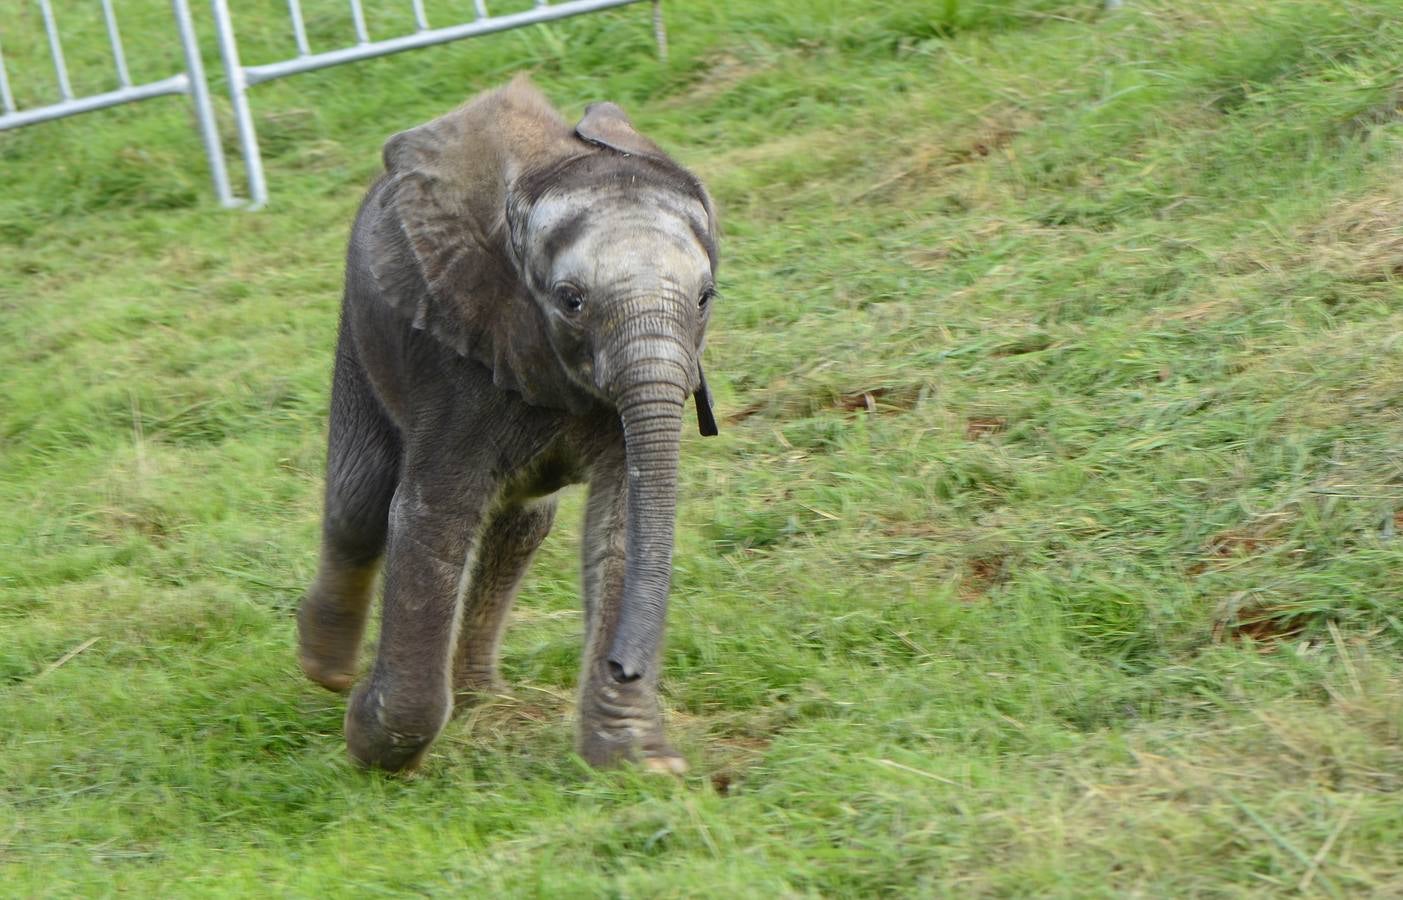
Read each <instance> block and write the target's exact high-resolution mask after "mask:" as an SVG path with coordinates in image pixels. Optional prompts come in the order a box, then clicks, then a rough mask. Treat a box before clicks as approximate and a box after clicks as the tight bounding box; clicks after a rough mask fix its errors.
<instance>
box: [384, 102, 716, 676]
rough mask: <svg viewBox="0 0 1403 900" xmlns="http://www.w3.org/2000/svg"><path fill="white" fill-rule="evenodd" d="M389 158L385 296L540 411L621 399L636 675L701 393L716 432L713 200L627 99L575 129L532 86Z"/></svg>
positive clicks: (659, 601)
mask: <svg viewBox="0 0 1403 900" xmlns="http://www.w3.org/2000/svg"><path fill="white" fill-rule="evenodd" d="M384 155H385V164H386V170H387V175H386V178H387V179H388V180H387V184H386V189H385V190H384V191H383V192H381V193H380V197H381V199H380V201H379V202H381V203H382V204H384V206H385V207H386V208H385V210H384V213H385V214H384V215H382V216H380V217H379V220H378V221H379V225H378V226H377V237H378V238H379V240H378V242H377V244H378V249H376V250H375V251H374V252H373V253H372V260H371V266H370V268H371V272H372V275H373V277H374V278H375V280H376V282H377V284H378V287H379V289H380V293H381V295H382V296H384V297H385V298H387V300H388V302H390V303H391V304H393V305H395V306H397V307H398V308H399V309H400V310H401V312H402V313H403V314H404V315H405V316H407V317H409V318H410V319H411V321H412V322H413V325H414V327H415V328H418V329H421V330H423V331H426V332H427V333H429V334H430V335H432V336H433V337H434V338H436V339H437V340H439V341H441V342H443V343H445V344H447V345H448V346H450V347H452V348H453V349H454V350H456V351H457V352H458V353H460V354H462V355H463V356H465V357H467V358H469V359H472V360H475V361H476V362H478V363H480V364H482V365H484V366H486V367H488V368H489V369H490V370H491V371H492V374H493V380H494V383H495V384H496V385H497V386H498V387H499V388H501V389H503V390H510V391H515V392H517V393H519V394H520V395H521V396H522V397H523V398H524V399H525V400H526V401H527V402H528V403H530V404H532V405H536V406H545V407H552V408H556V409H561V410H565V411H568V412H572V413H584V412H586V411H589V410H592V409H597V408H598V407H599V406H600V405H601V404H602V405H605V406H608V407H612V408H613V409H615V410H617V414H618V416H619V420H620V422H621V424H622V431H623V435H624V446H625V458H626V465H627V476H626V477H627V496H628V510H627V519H628V523H627V566H626V572H625V586H624V600H623V607H622V610H621V617H620V621H619V623H618V627H617V629H616V630H615V633H614V636H613V638H612V645H611V647H610V651H609V654H608V667H609V670H610V673H611V674H612V676H613V678H614V680H615V681H617V682H620V683H628V682H632V681H635V680H637V679H638V678H640V677H641V676H642V675H643V674H644V672H645V670H646V668H647V667H648V666H649V665H651V663H652V657H653V655H654V654H655V652H656V649H657V647H658V645H659V643H660V640H661V634H662V629H663V621H664V616H665V612H666V604H667V596H668V591H669V587H670V582H671V571H672V549H673V527H674V520H675V512H676V495H677V465H678V441H679V437H680V430H681V422H682V413H683V406H684V403H685V401H686V397H687V395H688V394H692V395H693V396H694V397H695V399H696V404H697V415H698V423H699V426H700V430H701V432H702V433H703V434H715V433H716V423H715V419H714V418H713V416H712V412H711V406H710V397H709V392H708V390H707V386H706V381H705V378H704V376H703V374H702V367H701V353H702V348H703V345H704V342H705V334H706V327H707V321H708V319H709V316H710V312H711V305H712V301H713V299H714V297H715V276H716V263H717V259H716V237H717V234H716V232H717V228H716V216H715V212H714V209H713V206H712V202H711V199H710V197H709V196H708V195H707V193H706V190H705V189H704V188H703V187H702V185H701V183H700V182H699V181H698V180H697V179H696V177H695V176H693V175H692V174H691V173H689V172H687V171H686V170H685V169H683V168H682V167H681V166H679V165H677V164H676V163H675V162H673V161H672V160H671V159H669V158H668V157H667V156H666V155H665V154H664V153H663V152H662V151H661V150H660V149H659V148H658V147H657V145H656V144H654V143H653V142H652V141H650V140H649V139H647V138H646V137H644V136H643V135H641V134H639V132H638V131H637V130H635V129H634V127H633V125H632V124H631V123H630V121H629V119H628V118H627V116H625V115H624V113H623V111H622V110H620V109H619V108H618V107H617V106H615V105H613V104H611V103H597V104H594V105H591V106H590V107H589V108H588V109H587V110H586V111H585V115H584V117H583V118H582V119H581V120H580V122H579V123H578V124H577V125H576V126H575V127H573V128H572V127H570V126H569V125H568V124H567V123H566V122H565V121H564V120H563V119H561V118H560V116H559V115H558V114H557V113H556V112H555V111H554V110H553V109H552V108H551V107H550V105H549V104H548V102H547V101H546V100H545V98H544V97H543V96H542V95H541V94H540V93H539V92H538V91H536V90H535V88H533V87H532V86H530V84H529V83H527V82H525V81H524V80H520V79H518V80H517V81H514V82H513V83H512V84H510V85H508V86H507V87H505V88H502V89H501V90H498V91H495V92H492V93H489V94H486V95H483V96H481V97H479V98H477V99H475V100H473V101H471V102H470V103H468V104H467V105H465V106H463V107H461V108H459V109H458V110H456V111H454V112H453V113H450V114H448V115H446V116H443V117H441V118H439V119H436V120H434V121H432V122H429V123H428V124H426V125H423V126H421V127H419V128H415V129H413V130H411V131H407V132H403V133H401V134H398V135H395V136H394V137H392V138H391V139H390V140H389V141H388V142H387V144H386V145H385V153H384Z"/></svg>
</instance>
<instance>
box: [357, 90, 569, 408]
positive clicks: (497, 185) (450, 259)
mask: <svg viewBox="0 0 1403 900" xmlns="http://www.w3.org/2000/svg"><path fill="white" fill-rule="evenodd" d="M578 153H579V145H578V143H577V141H576V140H575V139H574V136H573V134H572V132H571V130H570V127H569V125H568V124H566V122H565V121H564V120H563V119H561V118H560V116H559V114H558V113H556V111H555V110H554V109H552V108H551V106H550V104H549V102H548V101H547V100H546V99H545V97H544V96H542V95H541V93H540V92H539V91H537V90H536V89H535V88H534V87H533V86H532V85H531V84H530V83H529V82H527V81H526V80H525V79H517V80H515V81H513V82H512V83H511V84H509V85H507V86H506V87H504V88H501V89H499V90H496V91H491V92H488V93H486V94H482V95H480V96H478V97H477V98H475V99H473V100H471V101H469V102H468V103H467V104H465V105H464V106H462V107H459V108H458V109H457V110H454V111H453V112H451V113H449V114H447V115H445V116H442V117H440V118H438V119H435V120H433V121H432V122H429V123H427V124H425V125H421V126H419V127H418V128H414V129H411V130H409V131H405V132H401V133H400V134H397V135H395V136H394V137H391V138H390V139H389V140H388V141H387V142H386V143H385V149H384V159H385V171H386V174H385V178H384V180H383V182H382V188H381V192H380V195H379V204H380V206H379V213H380V215H379V218H378V220H377V222H376V223H375V225H374V228H373V240H372V242H371V246H370V247H369V248H368V249H369V256H370V270H371V274H372V275H373V277H374V279H375V282H376V286H377V287H378V288H379V293H380V296H381V297H382V298H383V299H384V301H385V302H386V303H388V304H389V305H390V306H392V307H393V308H395V309H396V311H398V312H400V313H401V314H402V315H404V316H405V317H406V318H408V319H409V321H410V322H411V323H412V325H413V327H414V328H415V329H417V330H421V331H425V332H427V333H428V334H429V335H431V336H432V337H434V338H435V339H437V340H438V341H440V342H441V343H443V344H445V345H447V346H449V347H451V348H452V349H453V350H455V351H457V352H458V353H460V354H462V355H464V356H467V357H469V358H470V359H473V360H476V361H477V362H479V363H482V364H483V365H485V366H487V367H488V368H489V369H491V370H492V374H493V381H494V383H496V385H497V386H498V387H501V388H503V389H506V390H514V391H517V392H518V393H520V394H521V395H522V396H523V397H525V399H526V400H527V402H530V403H533V404H536V405H542V406H555V407H559V408H574V407H576V406H577V405H578V403H579V402H580V401H579V398H577V397H574V396H573V395H574V394H576V393H578V392H577V391H576V390H574V389H572V388H570V387H569V382H568V378H567V377H566V376H565V374H564V372H563V370H562V369H561V366H560V364H559V363H558V362H557V360H556V358H555V354H554V351H553V350H552V349H551V347H550V344H549V341H548V339H547V337H546V330H545V327H544V325H545V323H544V322H543V320H542V316H541V313H540V310H539V309H538V308H537V306H536V304H535V302H534V301H532V299H531V296H530V294H529V293H528V291H527V289H526V286H525V284H524V282H523V280H522V277H521V274H520V271H519V269H518V266H517V263H516V261H515V257H514V254H513V252H512V248H511V242H510V236H509V228H508V225H507V221H506V215H507V207H508V203H507V196H508V191H509V187H510V185H511V183H512V182H513V181H514V180H515V179H516V178H517V177H519V176H520V175H521V174H522V173H524V172H530V171H534V170H536V169H538V168H542V167H546V166H550V165H552V164H554V163H557V162H559V161H561V160H563V159H566V158H568V157H569V156H571V155H577V154H578Z"/></svg>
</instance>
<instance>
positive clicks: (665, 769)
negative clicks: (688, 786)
mask: <svg viewBox="0 0 1403 900" xmlns="http://www.w3.org/2000/svg"><path fill="white" fill-rule="evenodd" d="M689 768H691V767H690V766H688V765H687V760H686V759H684V758H683V757H682V754H680V753H678V752H677V751H675V750H669V751H668V752H667V754H666V755H659V756H650V755H645V756H644V757H643V769H644V771H647V772H653V773H656V774H658V775H679V776H680V775H686V774H687V770H688V769H689Z"/></svg>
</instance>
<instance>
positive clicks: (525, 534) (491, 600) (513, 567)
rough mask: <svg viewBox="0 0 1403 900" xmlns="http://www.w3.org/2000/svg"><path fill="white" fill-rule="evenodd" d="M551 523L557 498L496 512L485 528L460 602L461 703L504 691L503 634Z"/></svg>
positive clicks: (457, 673) (456, 671)
mask: <svg viewBox="0 0 1403 900" xmlns="http://www.w3.org/2000/svg"><path fill="white" fill-rule="evenodd" d="M554 521H555V497H553V496H552V497H543V498H540V499H537V500H532V501H529V502H527V503H524V504H522V505H519V506H510V507H507V508H504V509H501V510H499V511H498V512H497V513H496V514H495V515H494V516H493V517H492V518H491V520H490V521H489V522H488V524H487V526H486V528H484V529H483V532H482V538H481V543H480V544H479V546H478V551H477V558H476V560H475V563H474V566H473V572H472V575H471V577H470V578H469V580H468V591H467V596H466V597H465V598H464V601H463V612H462V620H461V622H460V624H459V629H458V647H457V651H456V653H455V655H454V658H453V690H454V693H455V694H457V695H458V696H460V697H463V698H464V699H468V698H471V697H472V696H473V695H481V694H491V693H496V692H500V691H501V690H502V687H501V682H500V676H499V675H498V673H497V664H498V653H499V649H500V646H501V643H502V633H503V632H504V631H505V630H506V622H507V614H508V612H510V610H511V606H512V602H513V601H514V600H515V599H516V593H517V590H518V589H519V588H520V587H521V580H522V578H523V577H524V576H525V575H526V569H527V567H528V566H529V565H530V563H531V557H532V556H533V555H535V553H536V549H537V548H538V547H540V546H541V542H542V541H543V540H545V537H546V534H547V533H549V532H550V529H551V525H552V523H554Z"/></svg>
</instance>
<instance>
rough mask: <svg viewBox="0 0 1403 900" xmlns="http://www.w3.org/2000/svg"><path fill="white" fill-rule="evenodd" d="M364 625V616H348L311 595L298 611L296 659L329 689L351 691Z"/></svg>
mask: <svg viewBox="0 0 1403 900" xmlns="http://www.w3.org/2000/svg"><path fill="white" fill-rule="evenodd" d="M363 627H364V617H363V616H358V615H357V616H347V615H346V614H344V613H341V612H338V611H336V610H335V608H334V607H333V605H332V604H329V603H325V602H322V601H321V600H320V598H319V597H318V596H317V595H316V594H308V595H307V598H306V599H305V600H303V601H302V605H301V606H300V607H299V608H298V610H297V662H298V663H299V664H300V665H301V666H302V672H303V673H304V674H305V675H306V676H307V677H308V678H309V679H311V680H312V681H314V682H316V683H317V684H319V685H321V686H322V687H324V688H326V689H327V690H330V691H336V692H337V693H344V692H345V691H348V690H350V689H351V685H352V684H354V683H355V680H356V660H357V657H358V656H359V654H360V641H361V631H362V628H363Z"/></svg>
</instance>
